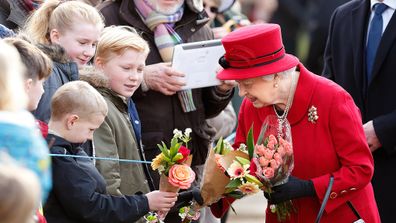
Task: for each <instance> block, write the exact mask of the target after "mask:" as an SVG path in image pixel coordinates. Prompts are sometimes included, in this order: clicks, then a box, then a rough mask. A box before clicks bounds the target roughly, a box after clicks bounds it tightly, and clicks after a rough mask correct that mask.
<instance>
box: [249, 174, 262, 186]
mask: <svg viewBox="0 0 396 223" xmlns="http://www.w3.org/2000/svg"><path fill="white" fill-rule="evenodd" d="M245 178H246V180H247V181H248V182H250V183H254V184H257V185H258V186H259V187H262V186H263V184H262V183H261V182H260V180H259V179H257V177H255V176H253V175H250V174H246V175H245Z"/></svg>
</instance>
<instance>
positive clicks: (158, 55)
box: [99, 0, 233, 223]
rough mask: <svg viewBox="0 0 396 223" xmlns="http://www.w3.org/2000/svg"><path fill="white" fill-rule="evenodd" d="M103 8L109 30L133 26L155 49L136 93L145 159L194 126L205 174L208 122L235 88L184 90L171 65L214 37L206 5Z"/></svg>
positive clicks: (157, 2)
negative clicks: (181, 50)
mask: <svg viewBox="0 0 396 223" xmlns="http://www.w3.org/2000/svg"><path fill="white" fill-rule="evenodd" d="M99 9H100V11H101V13H102V14H103V15H104V17H105V24H106V26H109V25H129V26H132V27H134V28H135V29H136V30H137V31H138V32H139V33H141V35H142V37H143V38H144V39H145V40H146V41H147V42H148V43H149V46H150V53H149V55H148V58H147V60H146V65H147V66H146V68H145V69H144V80H143V82H142V86H141V87H140V88H139V89H138V90H137V91H136V92H135V94H134V95H133V100H134V102H135V104H136V107H137V110H138V113H139V116H140V120H141V124H142V142H143V145H144V152H145V156H146V159H147V160H152V159H153V158H154V157H155V156H156V155H157V154H159V153H160V150H159V149H158V147H157V143H160V142H161V141H164V142H170V140H171V138H172V136H173V130H174V129H175V128H178V129H185V128H191V129H192V130H193V132H192V133H191V137H192V141H191V143H190V144H189V148H190V149H191V152H192V154H193V161H192V167H193V169H195V171H197V172H198V174H197V175H198V176H199V175H201V174H200V173H199V172H201V171H202V169H203V166H202V164H204V162H205V159H206V156H207V153H208V148H209V144H210V142H211V140H212V137H213V136H214V133H215V132H214V130H213V128H212V127H211V126H209V125H208V124H207V123H206V119H207V118H211V117H214V116H215V115H217V114H218V113H219V112H220V111H222V110H223V109H224V108H225V107H226V106H227V104H228V102H229V101H230V99H231V97H232V94H233V91H232V90H231V89H232V88H233V84H223V85H220V86H216V87H210V88H202V89H193V90H191V91H188V90H187V91H180V90H181V88H182V86H183V85H184V83H183V82H182V81H180V79H179V78H180V77H181V76H184V74H182V73H180V72H178V71H176V70H174V69H172V68H171V67H170V63H169V62H170V61H171V59H172V52H173V46H174V45H176V44H179V43H182V42H184V43H186V42H195V41H202V40H209V39H212V38H213V34H212V32H211V30H210V28H209V27H208V26H205V24H206V22H207V21H208V20H209V19H208V18H207V15H206V13H205V12H203V7H202V2H195V1H191V0H186V1H184V0H174V1H165V0H134V1H131V0H118V1H107V2H104V3H102V4H100V5H99ZM183 99H185V100H183ZM151 175H152V176H153V180H154V184H155V186H156V187H158V185H159V175H158V174H157V173H156V172H154V171H151ZM168 217H169V218H172V215H171V214H170V215H168ZM169 218H167V221H166V222H172V223H173V222H177V221H178V220H179V217H178V216H175V217H174V219H173V220H168V219H169Z"/></svg>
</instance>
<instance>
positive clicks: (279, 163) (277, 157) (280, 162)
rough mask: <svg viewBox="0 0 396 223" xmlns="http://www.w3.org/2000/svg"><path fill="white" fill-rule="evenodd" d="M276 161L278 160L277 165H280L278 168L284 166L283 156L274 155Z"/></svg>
mask: <svg viewBox="0 0 396 223" xmlns="http://www.w3.org/2000/svg"><path fill="white" fill-rule="evenodd" d="M274 160H276V163H277V164H278V166H280V165H282V163H283V159H282V156H281V155H280V154H279V153H275V154H274Z"/></svg>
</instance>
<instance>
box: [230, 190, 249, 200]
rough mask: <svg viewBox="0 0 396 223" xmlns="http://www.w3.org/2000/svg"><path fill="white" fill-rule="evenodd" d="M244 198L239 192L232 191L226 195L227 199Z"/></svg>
mask: <svg viewBox="0 0 396 223" xmlns="http://www.w3.org/2000/svg"><path fill="white" fill-rule="evenodd" d="M244 196H245V195H244V194H243V193H242V192H240V191H233V192H231V193H229V194H227V197H233V198H235V199H241V198H243V197H244Z"/></svg>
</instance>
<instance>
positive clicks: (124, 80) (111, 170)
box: [90, 26, 154, 195]
mask: <svg viewBox="0 0 396 223" xmlns="http://www.w3.org/2000/svg"><path fill="white" fill-rule="evenodd" d="M148 52H149V47H148V44H147V43H146V41H145V40H143V39H142V38H141V37H140V36H139V35H138V34H137V33H136V32H135V30H134V29H133V28H131V27H128V26H117V27H116V26H112V27H107V28H105V29H104V31H103V32H102V35H101V37H100V40H99V43H98V48H97V54H96V56H95V60H94V61H95V66H96V68H97V69H99V70H101V71H102V72H103V73H104V75H105V76H106V77H107V78H108V85H107V86H103V85H98V84H95V83H93V84H94V85H95V87H96V88H97V89H98V90H99V92H100V93H101V94H102V95H103V96H104V98H105V100H106V102H107V104H108V106H109V115H108V117H107V118H106V119H105V122H104V123H103V125H102V126H101V127H100V128H99V129H98V131H97V132H95V135H94V144H95V149H96V154H97V155H98V156H102V157H112V158H121V159H131V160H144V156H143V153H142V147H141V144H140V141H141V140H140V137H141V136H140V135H141V133H140V132H141V126H140V120H139V117H138V114H137V111H136V108H135V106H134V103H133V101H132V99H131V96H132V95H133V93H134V92H135V90H136V89H137V88H138V87H139V86H140V84H141V82H142V80H143V69H144V67H145V60H146V58H147V55H148ZM93 79H95V78H93ZM90 82H91V83H92V81H90ZM109 136H111V137H109ZM96 167H97V168H98V170H99V172H100V173H101V174H102V175H103V177H104V178H105V179H106V182H107V189H108V191H109V193H110V194H114V195H131V194H135V193H136V192H138V191H141V192H143V193H147V192H149V191H150V189H154V186H153V185H152V181H151V177H150V175H149V174H148V169H147V166H146V165H144V164H135V163H132V164H131V163H119V162H101V161H98V162H97V164H96ZM150 186H151V188H150Z"/></svg>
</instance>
